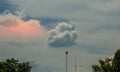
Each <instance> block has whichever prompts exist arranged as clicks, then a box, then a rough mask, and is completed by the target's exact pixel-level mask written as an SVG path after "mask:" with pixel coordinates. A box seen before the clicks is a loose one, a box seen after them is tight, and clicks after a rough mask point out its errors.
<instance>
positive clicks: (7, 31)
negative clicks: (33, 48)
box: [0, 13, 47, 39]
mask: <svg viewBox="0 0 120 72" xmlns="http://www.w3.org/2000/svg"><path fill="white" fill-rule="evenodd" d="M46 33H47V31H46V30H45V29H44V27H43V26H41V25H40V22H39V21H38V20H33V19H31V20H29V21H24V20H23V19H22V18H21V17H20V16H16V15H13V14H11V13H9V14H5V15H0V38H1V39H3V38H4V39H13V38H17V39H21V38H38V37H44V36H45V34H46Z"/></svg>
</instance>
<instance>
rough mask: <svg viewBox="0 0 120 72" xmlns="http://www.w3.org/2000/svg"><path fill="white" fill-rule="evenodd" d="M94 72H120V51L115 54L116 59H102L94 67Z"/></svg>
mask: <svg viewBox="0 0 120 72" xmlns="http://www.w3.org/2000/svg"><path fill="white" fill-rule="evenodd" d="M92 69H93V72H120V49H118V50H117V51H116V52H115V55H114V58H113V59H112V58H106V59H104V60H102V59H100V60H99V64H95V65H92Z"/></svg>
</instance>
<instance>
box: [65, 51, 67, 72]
mask: <svg viewBox="0 0 120 72" xmlns="http://www.w3.org/2000/svg"><path fill="white" fill-rule="evenodd" d="M65 54H66V72H67V55H68V51H66V52H65Z"/></svg>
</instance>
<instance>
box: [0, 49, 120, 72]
mask: <svg viewBox="0 0 120 72" xmlns="http://www.w3.org/2000/svg"><path fill="white" fill-rule="evenodd" d="M31 67H32V66H30V63H29V62H19V61H18V60H16V59H14V58H11V59H6V60H5V61H3V62H0V72H31ZM91 67H92V69H93V72H120V49H118V50H117V51H116V52H115V54H114V56H113V57H112V58H106V59H100V60H99V63H98V64H94V65H92V66H91Z"/></svg>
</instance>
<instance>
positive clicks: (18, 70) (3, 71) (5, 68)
mask: <svg viewBox="0 0 120 72" xmlns="http://www.w3.org/2000/svg"><path fill="white" fill-rule="evenodd" d="M30 69H31V66H30V64H29V62H22V63H20V62H19V61H18V60H15V59H14V58H11V59H6V60H5V61H3V62H0V72H30Z"/></svg>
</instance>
